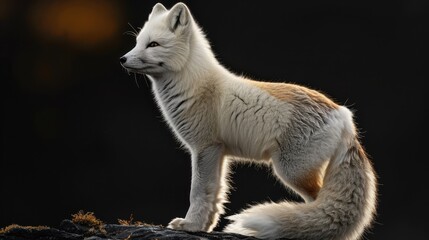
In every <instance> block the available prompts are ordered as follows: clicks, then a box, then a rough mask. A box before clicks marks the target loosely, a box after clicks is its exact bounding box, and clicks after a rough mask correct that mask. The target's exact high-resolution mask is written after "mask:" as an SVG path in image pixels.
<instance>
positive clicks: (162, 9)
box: [149, 3, 167, 19]
mask: <svg viewBox="0 0 429 240" xmlns="http://www.w3.org/2000/svg"><path fill="white" fill-rule="evenodd" d="M165 11H167V9H166V8H165V7H164V5H162V4H161V3H157V4H155V6H153V8H152V12H151V13H150V15H149V19H150V18H151V17H153V16H155V15H157V14H158V13H162V12H165Z"/></svg>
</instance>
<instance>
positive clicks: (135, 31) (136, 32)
mask: <svg viewBox="0 0 429 240" xmlns="http://www.w3.org/2000/svg"><path fill="white" fill-rule="evenodd" d="M128 25H129V26H130V27H131V28H132V29H133V30H134V33H135V34H136V36H137V35H138V34H139V32H138V31H137V30H136V29H135V28H134V27H133V25H131V23H128Z"/></svg>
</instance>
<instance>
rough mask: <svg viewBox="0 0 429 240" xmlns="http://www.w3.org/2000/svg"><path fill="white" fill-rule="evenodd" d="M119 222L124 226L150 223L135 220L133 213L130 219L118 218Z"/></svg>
mask: <svg viewBox="0 0 429 240" xmlns="http://www.w3.org/2000/svg"><path fill="white" fill-rule="evenodd" d="M118 223H119V224H120V225H123V226H146V225H148V224H146V223H143V222H140V221H134V218H133V214H131V215H130V218H129V219H128V220H124V219H118Z"/></svg>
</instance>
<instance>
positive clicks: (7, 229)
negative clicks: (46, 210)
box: [0, 224, 49, 234]
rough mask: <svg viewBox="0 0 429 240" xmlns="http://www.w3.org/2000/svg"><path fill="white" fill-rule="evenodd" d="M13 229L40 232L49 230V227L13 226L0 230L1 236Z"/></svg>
mask: <svg viewBox="0 0 429 240" xmlns="http://www.w3.org/2000/svg"><path fill="white" fill-rule="evenodd" d="M13 229H25V230H30V231H40V230H45V229H49V227H47V226H21V225H18V224H11V225H9V226H7V227H4V228H2V229H0V234H6V233H8V232H10V231H11V230H13Z"/></svg>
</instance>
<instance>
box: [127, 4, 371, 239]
mask: <svg viewBox="0 0 429 240" xmlns="http://www.w3.org/2000/svg"><path fill="white" fill-rule="evenodd" d="M151 42H155V43H156V44H154V45H150V43H151ZM124 58H126V61H125V62H123V66H124V67H125V68H126V69H128V70H129V71H133V72H136V73H140V74H146V75H147V76H148V77H149V79H150V80H151V81H152V84H153V92H154V95H155V99H156V101H157V103H158V105H159V107H160V109H161V111H162V113H163V115H164V118H165V120H166V121H167V123H168V125H169V126H170V128H171V129H172V131H174V133H175V135H176V136H177V138H178V140H179V141H180V142H181V143H183V145H184V146H185V147H186V149H188V150H189V152H190V153H191V155H192V182H191V193H190V207H189V210H188V212H187V214H186V216H185V218H176V219H174V220H173V221H171V222H170V224H169V227H170V228H174V229H183V230H188V231H211V230H212V229H213V228H214V227H215V226H216V224H217V222H218V219H219V216H220V214H222V213H223V203H224V202H226V192H227V190H228V183H227V177H228V176H227V175H228V161H230V160H229V159H234V158H238V159H248V160H252V161H255V162H264V163H269V164H271V165H272V168H273V172H274V174H275V175H276V176H278V177H279V179H280V180H281V181H282V182H283V183H284V184H285V185H286V186H288V187H290V188H291V189H293V190H294V191H295V192H297V193H298V194H300V195H301V196H302V198H303V199H304V200H305V201H306V203H289V202H282V203H267V204H261V205H256V206H254V207H251V208H249V209H247V210H244V211H243V212H242V213H240V214H238V215H235V216H231V217H229V219H230V220H232V223H231V224H230V225H229V226H227V228H226V229H225V230H226V231H228V232H236V233H241V234H245V235H252V236H257V237H260V238H266V239H273V238H280V237H287V238H303V239H321V238H323V239H356V238H358V237H359V236H360V235H361V234H362V233H363V231H364V229H365V228H366V227H368V226H369V225H370V223H371V219H372V216H373V214H374V212H375V203H376V179H375V174H374V172H373V170H372V167H371V163H370V162H369V160H368V159H367V158H366V156H365V154H364V152H363V149H362V147H361V146H360V144H359V142H358V140H357V134H356V130H355V127H354V123H353V117H352V113H351V112H350V111H349V110H348V109H347V108H345V107H342V106H338V105H336V104H335V103H333V102H332V101H331V100H329V99H327V98H326V97H324V96H323V95H322V94H320V93H317V92H315V91H313V90H310V89H307V88H304V87H301V86H297V85H292V84H280V85H273V84H270V83H258V82H255V81H252V80H249V79H245V78H243V77H240V76H237V75H235V74H233V73H231V72H229V71H228V70H226V69H225V68H224V67H223V66H222V65H220V64H219V63H218V61H217V60H216V58H215V56H214V54H213V53H212V51H211V48H210V45H209V43H208V41H207V40H206V38H205V36H204V34H203V33H202V31H201V29H200V28H199V26H198V25H197V24H196V22H195V21H194V20H193V17H192V15H191V13H190V11H189V9H188V8H187V6H186V5H185V4H183V3H178V4H176V5H174V6H173V7H172V8H171V9H170V10H167V9H166V8H165V7H164V6H162V5H161V4H159V3H158V4H156V5H155V6H154V8H153V10H152V12H151V14H150V15H149V20H148V21H147V22H146V23H145V25H144V27H143V29H142V30H141V32H140V33H139V34H138V36H137V43H136V46H135V47H134V48H133V49H132V50H131V51H130V52H128V53H127V54H126V55H124ZM321 181H323V187H322V188H321V189H320V186H319V185H320V184H321V183H320V182H321Z"/></svg>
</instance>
